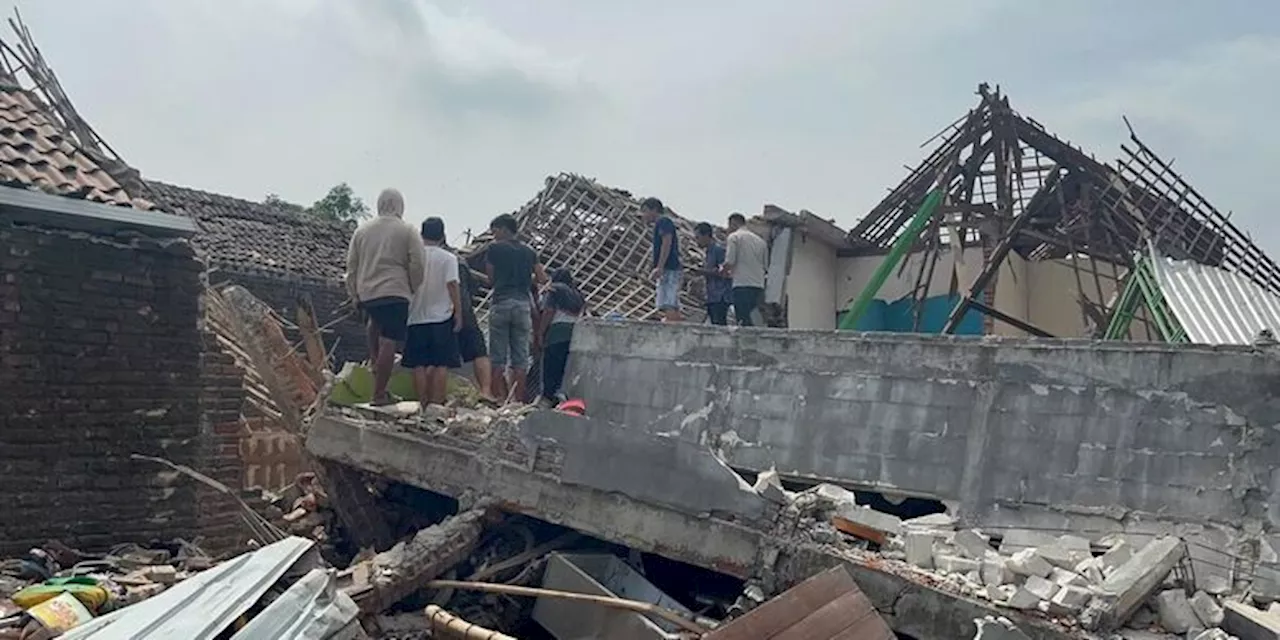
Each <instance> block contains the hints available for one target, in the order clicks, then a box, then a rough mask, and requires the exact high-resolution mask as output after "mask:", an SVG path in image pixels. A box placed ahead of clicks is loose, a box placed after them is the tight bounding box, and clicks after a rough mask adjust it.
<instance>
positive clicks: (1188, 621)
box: [1155, 589, 1201, 633]
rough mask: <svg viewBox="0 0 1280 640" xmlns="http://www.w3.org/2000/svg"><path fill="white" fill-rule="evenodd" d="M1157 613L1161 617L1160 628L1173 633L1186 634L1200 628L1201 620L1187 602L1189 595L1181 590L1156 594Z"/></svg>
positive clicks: (1170, 590)
mask: <svg viewBox="0 0 1280 640" xmlns="http://www.w3.org/2000/svg"><path fill="white" fill-rule="evenodd" d="M1155 604H1156V613H1157V614H1159V616H1160V626H1162V627H1164V629H1165V631H1169V632H1172V633H1186V632H1188V631H1190V630H1192V629H1196V628H1199V627H1200V626H1201V625H1200V618H1198V617H1197V616H1196V611H1195V609H1192V608H1191V602H1190V601H1188V600H1187V594H1186V593H1185V592H1184V591H1182V590H1181V589H1169V590H1168V591H1161V592H1160V593H1158V594H1156V598H1155Z"/></svg>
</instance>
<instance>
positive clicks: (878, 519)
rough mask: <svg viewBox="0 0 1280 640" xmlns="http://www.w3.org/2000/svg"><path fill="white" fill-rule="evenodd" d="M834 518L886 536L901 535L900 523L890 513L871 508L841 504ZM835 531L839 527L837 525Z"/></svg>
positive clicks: (896, 517)
mask: <svg viewBox="0 0 1280 640" xmlns="http://www.w3.org/2000/svg"><path fill="white" fill-rule="evenodd" d="M835 517H836V518H837V519H843V520H845V521H848V522H851V523H853V524H854V525H857V526H861V527H866V528H868V529H872V530H874V531H878V532H881V533H883V534H888V535H894V536H896V535H901V534H902V521H901V520H899V519H898V516H895V515H893V514H890V513H881V512H879V511H876V510H875V509H872V508H871V507H859V506H857V505H845V504H842V505H840V506H839V507H838V508H837V509H836V513H835ZM836 528H837V529H839V528H840V526H839V525H838V524H837V526H836Z"/></svg>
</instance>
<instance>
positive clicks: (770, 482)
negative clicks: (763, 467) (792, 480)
mask: <svg viewBox="0 0 1280 640" xmlns="http://www.w3.org/2000/svg"><path fill="white" fill-rule="evenodd" d="M752 489H753V490H755V492H756V493H757V494H759V495H760V497H762V498H764V499H765V500H769V501H770V502H776V503H778V504H789V503H790V502H791V501H792V500H793V499H795V494H793V493H791V492H790V491H787V490H786V489H784V488H782V478H781V477H779V476H778V470H777V469H774V468H770V469H769V470H768V471H763V472H761V473H760V474H759V475H757V476H756V483H755V485H753V486H752Z"/></svg>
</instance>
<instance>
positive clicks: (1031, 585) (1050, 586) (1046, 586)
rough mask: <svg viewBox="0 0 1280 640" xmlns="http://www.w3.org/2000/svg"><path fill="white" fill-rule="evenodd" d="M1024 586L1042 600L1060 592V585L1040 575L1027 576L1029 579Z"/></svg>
mask: <svg viewBox="0 0 1280 640" xmlns="http://www.w3.org/2000/svg"><path fill="white" fill-rule="evenodd" d="M1022 588H1023V589H1026V590H1027V591H1030V592H1031V593H1034V594H1036V597H1038V598H1040V599H1041V600H1048V599H1050V598H1052V597H1053V595H1054V594H1055V593H1057V592H1058V589H1059V588H1060V587H1059V586H1058V585H1057V584H1055V583H1053V582H1051V581H1049V580H1047V579H1045V578H1041V577H1040V576H1027V581H1026V582H1025V583H1023V585H1022Z"/></svg>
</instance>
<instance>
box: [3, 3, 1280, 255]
mask: <svg viewBox="0 0 1280 640" xmlns="http://www.w3.org/2000/svg"><path fill="white" fill-rule="evenodd" d="M19 6H20V7H21V9H22V10H23V13H24V17H25V18H26V20H27V23H28V26H29V27H30V28H31V29H32V31H33V32H34V35H35V37H36V40H37V42H38V43H39V44H40V45H41V47H42V49H43V52H44V55H45V57H46V58H47V59H48V60H49V62H50V64H51V65H52V66H53V67H54V69H55V70H56V71H57V72H58V74H59V75H60V77H61V79H62V82H63V85H64V88H65V89H66V90H67V92H68V93H69V94H70V96H71V98H72V99H73V101H74V102H75V103H76V105H77V107H78V108H79V109H80V111H81V112H82V114H83V115H84V116H85V117H86V118H87V119H88V120H89V121H90V122H91V123H92V124H93V125H94V126H95V127H96V128H97V129H98V130H99V132H100V133H101V134H102V135H103V136H104V137H105V138H106V139H107V140H108V141H109V142H110V143H111V144H112V145H113V146H114V147H115V148H116V149H117V150H118V151H119V152H120V154H121V155H122V156H124V158H125V159H126V160H127V161H128V162H129V163H130V164H132V165H134V166H135V167H138V168H139V169H140V170H141V171H142V172H143V174H144V175H146V176H148V177H150V178H156V179H161V180H165V181H169V182H175V183H178V184H182V185H186V186H192V187H198V188H202V189H206V190H211V191H219V192H223V193H228V194H232V195H237V196H241V197H246V198H250V199H255V200H257V199H261V198H262V197H263V196H264V195H265V194H267V193H269V192H275V193H279V194H281V195H282V196H283V197H285V198H286V199H289V200H294V201H297V202H301V203H304V204H309V203H311V202H312V201H314V200H316V199H317V198H319V197H320V196H322V195H323V193H324V191H325V190H327V188H328V187H329V186H331V185H333V184H335V183H337V182H341V181H347V182H349V183H351V185H352V186H353V187H354V188H355V189H356V191H357V192H358V193H359V194H360V195H361V196H363V197H364V198H365V200H366V201H368V202H370V203H372V201H373V200H374V199H375V198H376V195H377V192H378V190H379V189H381V188H382V187H384V186H397V187H399V188H400V189H401V190H402V191H403V192H404V193H405V196H406V200H407V201H408V212H409V213H408V217H409V218H412V219H421V218H423V217H426V216H428V215H441V216H444V217H445V220H446V221H447V222H448V223H449V225H450V227H451V229H450V231H451V234H450V235H451V236H452V235H454V233H455V232H459V231H461V230H462V229H463V228H466V227H472V228H474V229H477V230H478V229H481V228H484V227H486V226H487V223H488V220H489V219H490V218H492V217H493V216H494V215H496V214H498V213H504V212H509V211H512V210H514V209H517V208H518V207H520V206H521V205H522V204H523V203H524V202H526V201H527V200H529V199H530V198H532V197H533V196H534V195H535V194H536V193H537V191H538V190H539V189H540V188H541V186H542V182H543V179H544V178H545V177H546V176H547V175H550V174H554V173H558V172H561V171H572V172H578V173H583V174H586V175H589V176H593V177H596V178H598V179H600V180H601V181H603V182H605V183H607V184H610V185H612V186H618V187H622V188H626V189H629V190H631V191H633V192H635V193H637V194H642V195H650V194H652V195H658V196H660V197H662V198H663V199H664V200H665V201H666V202H667V203H668V205H669V206H671V207H672V208H674V209H676V210H677V211H679V212H680V213H681V214H683V215H685V216H687V217H690V218H695V219H711V220H715V221H721V220H723V218H724V216H725V215H726V214H727V213H728V212H730V211H732V210H741V211H743V212H746V213H758V212H759V211H760V209H761V206H762V205H763V204H764V203H766V202H768V203H776V204H778V205H780V206H783V207H785V208H788V209H792V210H799V209H801V208H805V209H809V210H811V211H813V212H815V213H818V214H819V215H822V216H824V217H828V218H834V219H835V220H836V222H837V223H839V224H840V225H841V226H844V227H846V228H847V227H848V226H850V225H851V224H852V223H853V222H854V221H855V220H857V219H858V218H859V217H861V216H862V215H863V214H864V213H865V212H866V211H867V210H868V209H869V208H870V207H872V206H873V205H874V204H875V203H876V202H877V201H878V200H879V199H880V198H881V197H882V196H883V195H884V193H885V190H886V189H887V188H888V187H890V186H892V185H894V184H895V183H896V182H898V181H899V180H900V179H901V178H902V177H903V175H904V169H903V166H902V165H904V164H912V165H914V164H915V163H917V162H918V161H919V160H920V159H921V158H923V151H922V150H921V149H919V144H920V143H921V142H923V141H924V140H925V139H927V138H928V137H930V136H931V135H932V134H933V133H935V132H936V131H937V130H938V129H939V128H941V127H942V126H943V125H945V124H947V123H948V122H950V121H952V120H954V119H955V118H957V117H959V116H960V115H962V114H963V113H964V111H965V110H966V109H968V108H969V107H970V106H972V105H973V104H974V103H975V101H976V97H975V95H974V91H975V89H976V87H977V85H978V83H979V82H982V81H987V82H990V83H992V84H993V85H994V84H999V85H1001V86H1002V88H1003V89H1004V90H1005V92H1006V93H1007V94H1008V95H1009V96H1010V99H1011V101H1012V103H1013V106H1014V108H1016V109H1018V110H1019V111H1021V112H1022V113H1023V114H1025V115H1029V116H1031V117H1034V118H1035V119H1037V120H1038V121H1040V122H1042V123H1043V124H1045V126H1046V127H1048V128H1049V129H1050V130H1052V131H1054V132H1056V133H1058V134H1059V135H1061V136H1063V137H1066V138H1068V139H1069V140H1071V141H1073V142H1075V143H1077V144H1080V145H1083V146H1084V147H1085V148H1086V149H1087V150H1090V151H1092V152H1093V153H1094V154H1095V155H1097V156H1098V157H1099V158H1100V159H1107V160H1110V159H1113V158H1114V157H1115V156H1116V155H1117V152H1118V150H1119V144H1120V143H1121V142H1122V141H1124V139H1125V137H1126V132H1125V129H1124V125H1123V123H1122V122H1121V119H1120V116H1121V114H1127V115H1128V116H1129V117H1130V119H1131V120H1132V121H1133V122H1134V124H1135V126H1136V127H1137V129H1138V132H1139V134H1140V135H1142V136H1143V138H1144V140H1146V142H1147V143H1148V144H1149V145H1151V146H1152V147H1154V148H1155V149H1156V150H1157V151H1158V152H1160V153H1161V154H1162V155H1163V156H1164V157H1166V158H1167V159H1168V158H1173V159H1176V167H1177V168H1178V169H1179V170H1181V171H1182V172H1183V174H1184V175H1185V176H1186V177H1187V178H1188V180H1189V181H1190V182H1191V183H1192V184H1193V185H1195V186H1196V187H1197V188H1199V190H1200V191H1201V192H1202V193H1203V194H1204V195H1206V197H1208V198H1209V199H1210V200H1211V201H1212V202H1214V203H1215V204H1216V205H1217V206H1218V208H1219V209H1221V210H1223V211H1224V212H1225V211H1227V210H1232V211H1234V212H1235V218H1234V219H1235V220H1236V221H1237V223H1238V224H1240V225H1241V226H1242V227H1244V229H1245V230H1246V231H1247V232H1249V233H1251V234H1252V235H1253V236H1254V238H1255V240H1257V241H1258V242H1259V243H1260V244H1261V245H1262V246H1263V247H1264V248H1266V249H1268V250H1269V251H1270V252H1271V253H1272V254H1280V226H1277V225H1275V224H1274V223H1272V222H1270V220H1271V218H1270V215H1271V214H1270V210H1269V205H1270V204H1271V202H1272V200H1273V195H1272V194H1273V191H1274V189H1275V185H1276V183H1277V179H1276V176H1275V173H1276V170H1277V169H1278V168H1280V162H1278V160H1280V144H1278V143H1280V133H1277V131H1278V130H1280V129H1277V126H1276V124H1275V122H1274V120H1275V118H1274V117H1271V118H1267V117H1264V116H1266V115H1267V114H1268V112H1270V113H1275V111H1276V109H1277V107H1280V100H1278V98H1280V83H1278V82H1277V80H1276V79H1277V78H1280V4H1275V3H1271V2H1261V1H1259V0H1217V1H1216V2H1176V3H1175V2H1170V1H1169V0H1123V1H1121V2H1115V1H1111V0H1072V1H1071V2H1048V1H1041V0H965V1H959V0H928V1H925V0H920V1H907V0H883V1H879V0H790V1H788V2H779V1H776V0H775V1H768V0H734V1H732V2H730V1H729V0H720V1H717V2H711V1H708V0H701V1H700V0H683V1H677V0H646V1H644V2H639V1H635V0H631V1H626V2H623V1H622V0H616V1H614V2H600V1H598V0H597V1H594V2H592V1H590V0H537V1H531V0H218V1H217V2H204V1H196V0H22V1H21V2H20V3H19Z"/></svg>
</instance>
